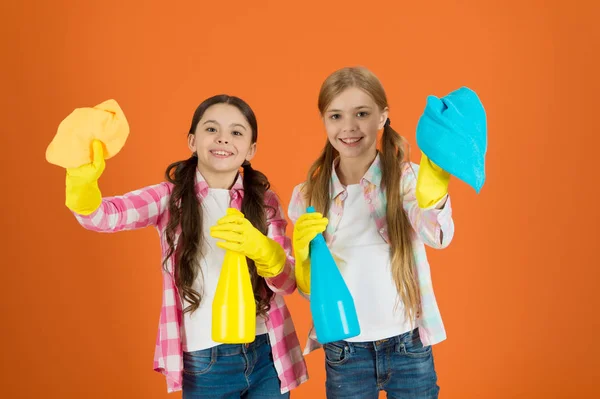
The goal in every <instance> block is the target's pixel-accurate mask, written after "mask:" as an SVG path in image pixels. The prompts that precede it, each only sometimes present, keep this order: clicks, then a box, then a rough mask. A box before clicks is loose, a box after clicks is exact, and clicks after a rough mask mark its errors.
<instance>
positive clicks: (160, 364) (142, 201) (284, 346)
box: [75, 172, 308, 393]
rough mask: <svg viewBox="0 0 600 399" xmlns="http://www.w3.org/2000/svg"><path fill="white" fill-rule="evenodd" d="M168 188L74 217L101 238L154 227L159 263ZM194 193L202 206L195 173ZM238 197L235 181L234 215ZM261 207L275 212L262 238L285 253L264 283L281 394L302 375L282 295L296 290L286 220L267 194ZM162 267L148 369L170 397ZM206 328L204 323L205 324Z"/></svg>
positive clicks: (176, 377)
mask: <svg viewBox="0 0 600 399" xmlns="http://www.w3.org/2000/svg"><path fill="white" fill-rule="evenodd" d="M172 188H173V185H172V184H170V183H167V182H163V183H160V184H157V185H154V186H150V187H146V188H143V189H141V190H137V191H133V192H130V193H128V194H125V195H123V196H118V197H108V198H104V199H103V200H102V205H101V206H100V208H98V209H97V210H96V211H95V212H94V213H92V214H90V215H88V216H82V215H78V214H76V215H75V216H76V218H77V220H78V221H79V223H80V224H81V225H82V226H83V227H85V228H86V229H89V230H93V231H98V232H105V233H112V232H117V231H123V230H132V229H139V228H143V227H147V226H154V227H155V228H156V229H157V230H158V233H159V235H160V242H161V248H162V258H163V260H164V258H165V257H166V254H167V251H168V249H169V246H168V244H167V240H166V234H165V231H166V227H167V223H168V221H169V212H168V202H169V197H170V195H171V190H172ZM195 188H196V195H197V197H198V199H199V200H200V201H202V199H203V198H204V197H205V196H206V194H207V193H208V188H209V187H208V184H207V183H206V181H205V180H204V178H203V177H202V175H201V174H200V172H197V173H196V185H195ZM243 195H244V189H243V183H242V178H241V177H240V176H238V178H237V180H236V182H235V184H234V185H233V187H232V188H231V190H230V198H231V205H230V206H231V207H232V208H236V209H238V210H239V209H240V208H241V205H242V198H243ZM265 205H266V206H270V207H272V208H273V209H274V210H275V214H274V215H272V217H270V218H269V219H268V221H267V224H268V233H267V235H268V236H269V237H270V238H272V239H273V240H275V241H277V242H278V243H279V244H280V245H281V246H282V247H283V248H284V249H285V251H286V254H287V262H286V264H285V267H284V270H283V272H282V273H281V274H279V275H278V276H276V277H273V278H267V279H266V282H267V284H268V286H269V287H270V288H271V289H272V290H273V292H274V293H275V295H274V296H273V300H272V301H271V309H270V311H269V313H268V316H269V317H268V320H267V321H266V323H267V329H268V331H269V338H270V341H271V346H272V354H273V361H274V363H275V369H276V370H277V374H278V375H279V380H280V381H281V392H282V393H285V392H288V391H290V390H291V389H293V388H295V387H297V386H298V385H300V384H302V383H303V382H305V381H306V380H307V379H308V373H307V370H306V363H305V362H304V357H303V355H302V349H301V347H300V342H299V341H298V336H297V335H296V330H295V328H294V324H293V322H292V318H291V315H290V312H289V311H288V308H287V306H286V304H285V301H284V299H283V296H282V295H289V294H291V293H293V292H294V290H295V289H296V281H295V278H294V270H293V268H294V258H293V256H292V250H291V242H290V239H289V238H288V237H287V236H286V234H285V229H286V225H287V221H286V220H285V217H284V216H283V210H282V209H281V205H280V203H279V200H278V198H277V196H276V195H275V194H274V193H273V192H272V191H268V192H267V193H266V194H265ZM267 214H272V212H267ZM166 267H167V269H168V270H169V272H165V271H164V269H163V272H162V277H163V299H162V309H161V312H160V321H159V327H158V336H157V339H156V350H155V353H154V370H156V371H158V372H160V373H162V374H164V375H165V377H166V380H167V390H168V392H175V391H179V390H181V389H182V370H183V353H182V341H181V331H180V330H181V328H182V317H183V314H182V303H181V300H180V296H179V294H178V292H177V287H176V286H175V280H174V278H173V274H172V271H173V258H169V259H168V260H167V262H166ZM208 326H210V322H208V323H207V327H208Z"/></svg>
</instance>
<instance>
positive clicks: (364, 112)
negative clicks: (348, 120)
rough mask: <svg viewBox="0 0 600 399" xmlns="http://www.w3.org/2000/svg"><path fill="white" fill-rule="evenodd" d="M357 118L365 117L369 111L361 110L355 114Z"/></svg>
mask: <svg viewBox="0 0 600 399" xmlns="http://www.w3.org/2000/svg"><path fill="white" fill-rule="evenodd" d="M356 115H357V116H358V117H359V118H366V117H367V116H369V113H368V112H366V111H361V112H359V113H358V114H356Z"/></svg>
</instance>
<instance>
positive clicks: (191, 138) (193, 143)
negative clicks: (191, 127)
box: [188, 133, 196, 152]
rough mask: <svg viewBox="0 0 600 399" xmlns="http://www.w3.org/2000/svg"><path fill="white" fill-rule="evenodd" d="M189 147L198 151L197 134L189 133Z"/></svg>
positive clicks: (193, 150) (192, 150)
mask: <svg viewBox="0 0 600 399" xmlns="http://www.w3.org/2000/svg"><path fill="white" fill-rule="evenodd" d="M188 148H189V149H190V151H191V152H196V135H195V134H191V133H190V134H188Z"/></svg>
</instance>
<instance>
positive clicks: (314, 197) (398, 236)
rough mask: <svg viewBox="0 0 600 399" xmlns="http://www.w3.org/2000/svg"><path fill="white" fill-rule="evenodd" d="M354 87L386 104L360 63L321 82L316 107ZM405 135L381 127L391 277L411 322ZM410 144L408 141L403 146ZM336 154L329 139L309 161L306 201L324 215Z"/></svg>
mask: <svg viewBox="0 0 600 399" xmlns="http://www.w3.org/2000/svg"><path fill="white" fill-rule="evenodd" d="M351 87H356V88H359V89H361V90H363V91H364V92H366V93H367V94H369V95H370V96H371V97H372V98H373V100H374V101H375V103H376V104H377V106H378V107H379V108H380V109H381V110H384V109H386V108H387V107H388V102H387V96H386V94H385V90H384V89H383V86H382V84H381V82H380V81H379V79H378V78H377V76H375V75H374V74H373V73H372V72H371V71H369V70H368V69H366V68H362V67H348V68H343V69H340V70H337V71H335V72H334V73H332V74H331V75H329V77H328V78H327V79H325V82H323V85H322V86H321V91H320V93H319V103H318V106H319V111H320V112H321V115H323V114H324V113H325V111H326V110H327V107H328V106H329V104H331V102H332V101H333V99H334V98H335V97H336V96H338V95H339V94H341V93H342V92H343V91H344V90H346V89H348V88H351ZM405 146H406V141H405V140H404V139H403V138H402V137H401V136H400V135H399V134H398V133H397V132H396V131H395V130H394V129H392V128H391V127H390V125H389V123H386V124H385V127H384V128H383V135H382V138H381V163H382V185H383V189H385V190H386V199H387V209H386V220H387V226H388V234H389V242H390V258H391V265H392V277H393V279H394V282H395V283H396V288H397V290H398V294H399V296H400V300H401V301H402V303H403V305H404V309H405V316H406V317H407V319H408V320H409V321H410V322H411V323H412V321H413V320H414V319H416V318H417V317H418V316H419V314H420V308H421V295H420V290H419V284H418V282H417V276H416V270H415V261H414V257H413V252H412V247H411V239H410V235H411V225H410V222H409V220H408V216H407V215H406V213H405V212H404V208H403V206H402V202H403V198H402V193H401V190H400V179H401V175H402V163H403V162H404V161H405V150H404V149H405ZM406 148H407V149H408V146H406ZM338 155H339V153H338V152H337V150H336V149H335V148H334V147H333V146H332V145H331V143H330V142H329V140H328V141H327V144H326V145H325V148H324V149H323V152H322V153H321V155H320V156H319V158H318V159H317V160H316V161H315V162H314V163H313V164H312V166H311V168H310V170H309V172H308V178H307V180H306V184H305V185H304V195H305V199H306V201H307V203H308V204H309V205H312V206H313V207H314V208H315V209H316V210H317V211H318V212H321V213H322V214H323V215H327V214H328V212H329V204H330V202H331V198H330V194H329V185H330V181H331V174H332V171H333V162H334V160H335V159H336V157H337V156H338Z"/></svg>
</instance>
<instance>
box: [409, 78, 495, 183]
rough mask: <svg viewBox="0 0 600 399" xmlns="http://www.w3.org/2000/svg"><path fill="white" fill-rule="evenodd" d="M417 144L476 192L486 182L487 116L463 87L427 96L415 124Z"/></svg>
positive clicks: (474, 94)
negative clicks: (438, 95) (445, 94)
mask: <svg viewBox="0 0 600 399" xmlns="http://www.w3.org/2000/svg"><path fill="white" fill-rule="evenodd" d="M417 145H418V146H419V148H420V149H421V151H423V153H424V154H425V155H427V157H428V158H429V159H430V160H431V161H433V163H435V164H436V165H438V166H439V167H440V168H442V169H444V170H445V171H446V172H448V173H450V174H451V175H453V176H455V177H457V178H458V179H460V180H462V181H464V182H465V183H467V184H469V185H470V186H471V187H473V188H474V189H475V191H476V192H477V193H479V191H480V190H481V188H482V187H483V184H484V183H485V155H486V152H487V119H486V113H485V109H484V108H483V104H481V101H480V100H479V97H478V96H477V94H476V93H475V92H474V91H473V90H471V89H469V88H468V87H462V88H460V89H458V90H455V91H453V92H452V93H450V94H448V95H447V96H445V97H442V98H437V97H435V96H428V97H427V106H426V107H425V111H424V112H423V115H421V118H420V119H419V123H418V124H417Z"/></svg>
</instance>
